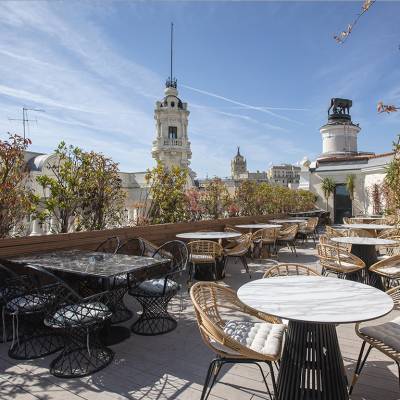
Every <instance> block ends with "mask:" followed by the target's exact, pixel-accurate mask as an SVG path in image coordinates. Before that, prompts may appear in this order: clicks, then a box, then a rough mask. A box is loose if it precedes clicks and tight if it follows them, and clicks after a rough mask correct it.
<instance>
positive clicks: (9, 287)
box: [0, 263, 28, 343]
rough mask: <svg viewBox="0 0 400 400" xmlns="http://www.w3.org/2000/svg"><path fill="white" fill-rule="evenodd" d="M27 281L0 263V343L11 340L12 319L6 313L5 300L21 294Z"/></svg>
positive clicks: (25, 287)
mask: <svg viewBox="0 0 400 400" xmlns="http://www.w3.org/2000/svg"><path fill="white" fill-rule="evenodd" d="M27 283H28V281H26V280H23V277H22V276H19V275H18V274H16V273H15V272H14V271H13V270H12V269H11V268H8V267H6V266H5V265H3V264H1V263H0V309H1V321H0V330H1V337H0V343H5V342H8V341H10V340H12V320H11V317H10V316H9V315H8V314H6V304H7V300H8V299H12V298H13V297H16V296H20V295H22V294H23V293H24V292H25V291H26V289H27Z"/></svg>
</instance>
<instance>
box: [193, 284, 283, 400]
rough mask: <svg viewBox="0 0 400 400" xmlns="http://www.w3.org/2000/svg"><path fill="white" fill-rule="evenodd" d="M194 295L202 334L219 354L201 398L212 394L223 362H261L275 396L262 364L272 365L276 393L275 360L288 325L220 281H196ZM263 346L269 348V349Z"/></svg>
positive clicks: (262, 373) (278, 354) (258, 364)
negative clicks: (249, 304)
mask: <svg viewBox="0 0 400 400" xmlns="http://www.w3.org/2000/svg"><path fill="white" fill-rule="evenodd" d="M190 297H191V300H192V302H193V305H194V309H195V312H196V318H197V324H198V326H199V330H200V335H201V337H202V339H203V341H204V343H205V344H206V345H207V347H209V348H210V349H211V350H212V351H213V353H214V354H215V358H214V359H213V360H212V361H211V363H210V366H209V368H208V372H207V377H206V380H205V383H204V387H203V392H202V395H201V400H205V399H207V398H208V396H209V394H210V392H211V390H212V388H213V386H214V384H215V383H216V381H217V378H218V375H219V373H220V371H221V368H222V366H224V365H225V364H234V363H252V364H255V365H257V366H258V368H259V369H260V372H261V375H262V377H263V380H264V383H265V386H266V388H267V391H268V393H269V395H270V398H271V399H272V395H271V392H270V389H269V387H268V384H267V381H266V379H265V375H264V372H263V369H262V367H261V365H260V364H261V363H266V364H267V365H268V366H269V370H270V373H271V379H272V384H273V391H274V393H275V395H276V393H277V392H276V383H275V373H274V368H273V364H274V363H277V362H279V359H280V356H281V347H282V340H283V334H284V331H285V325H283V324H281V323H280V320H279V319H278V318H275V317H272V316H270V315H267V314H264V313H262V312H260V311H256V310H254V309H252V308H250V307H248V306H246V305H245V304H243V303H242V302H241V301H240V300H239V299H238V297H237V295H236V293H235V292H234V291H233V290H232V289H229V288H227V287H224V286H221V285H217V284H216V283H212V282H198V283H196V284H195V285H193V286H192V288H191V289H190ZM262 332H264V333H262ZM272 342H273V343H272ZM260 348H263V349H267V348H268V351H267V350H260ZM274 398H276V397H274Z"/></svg>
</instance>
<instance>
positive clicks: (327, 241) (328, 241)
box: [319, 234, 351, 252]
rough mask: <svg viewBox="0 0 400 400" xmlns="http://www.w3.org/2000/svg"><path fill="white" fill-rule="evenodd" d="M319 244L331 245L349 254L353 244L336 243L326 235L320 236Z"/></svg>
mask: <svg viewBox="0 0 400 400" xmlns="http://www.w3.org/2000/svg"><path fill="white" fill-rule="evenodd" d="M319 243H320V244H329V245H331V246H336V247H340V248H341V249H343V250H344V251H348V252H350V251H351V244H347V243H338V242H334V241H333V240H331V238H330V237H329V236H327V235H325V234H323V235H320V236H319Z"/></svg>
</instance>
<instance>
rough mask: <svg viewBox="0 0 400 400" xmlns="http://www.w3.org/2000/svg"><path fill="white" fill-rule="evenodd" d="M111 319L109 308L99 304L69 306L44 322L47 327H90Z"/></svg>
mask: <svg viewBox="0 0 400 400" xmlns="http://www.w3.org/2000/svg"><path fill="white" fill-rule="evenodd" d="M109 317H111V311H110V310H109V308H108V307H107V306H106V305H105V304H103V303H99V302H93V303H83V304H69V305H67V306H65V307H62V308H60V309H59V310H57V311H56V313H55V314H54V315H53V317H52V318H50V319H48V320H46V324H47V325H51V326H56V327H63V326H82V325H90V324H93V323H96V322H99V321H101V320H105V319H107V318H109Z"/></svg>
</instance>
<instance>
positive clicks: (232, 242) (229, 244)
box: [224, 225, 243, 248]
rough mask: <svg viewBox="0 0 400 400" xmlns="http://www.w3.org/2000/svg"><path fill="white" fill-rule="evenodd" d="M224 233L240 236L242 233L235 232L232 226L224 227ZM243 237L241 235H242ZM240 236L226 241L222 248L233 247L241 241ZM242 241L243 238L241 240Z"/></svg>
mask: <svg viewBox="0 0 400 400" xmlns="http://www.w3.org/2000/svg"><path fill="white" fill-rule="evenodd" d="M224 232H229V233H240V234H241V235H242V232H240V231H239V230H237V229H236V228H234V227H232V226H229V225H227V226H225V228H224ZM242 236H243V235H242ZM242 236H239V237H237V238H232V239H226V242H227V244H226V245H225V246H224V248H229V247H235V246H236V245H237V244H238V243H239V242H240V240H241V238H242ZM242 239H243V238H242Z"/></svg>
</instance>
